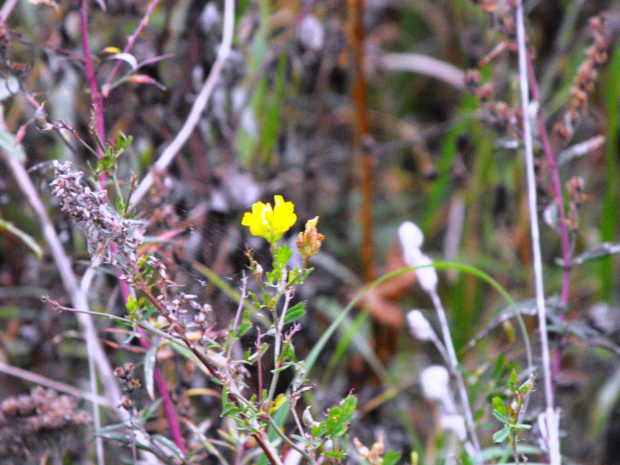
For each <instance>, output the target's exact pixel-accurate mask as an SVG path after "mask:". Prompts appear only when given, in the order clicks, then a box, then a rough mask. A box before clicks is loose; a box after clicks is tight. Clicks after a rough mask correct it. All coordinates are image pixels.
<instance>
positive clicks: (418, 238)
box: [398, 221, 424, 253]
mask: <svg viewBox="0 0 620 465" xmlns="http://www.w3.org/2000/svg"><path fill="white" fill-rule="evenodd" d="M398 237H399V239H400V243H401V245H402V247H403V251H404V252H405V253H406V252H407V250H409V249H420V247H422V244H423V243H424V234H422V231H421V230H420V228H418V227H417V226H416V225H415V224H414V223H412V222H411V221H405V222H404V223H403V224H401V225H400V227H399V228H398Z"/></svg>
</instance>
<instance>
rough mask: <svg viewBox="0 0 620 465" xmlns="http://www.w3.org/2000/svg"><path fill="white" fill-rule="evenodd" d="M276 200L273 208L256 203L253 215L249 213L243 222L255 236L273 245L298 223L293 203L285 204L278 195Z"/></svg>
mask: <svg viewBox="0 0 620 465" xmlns="http://www.w3.org/2000/svg"><path fill="white" fill-rule="evenodd" d="M274 200H275V206H274V207H273V208H272V207H271V204H270V203H267V204H265V203H263V202H256V203H255V204H254V205H252V213H250V212H247V213H246V214H245V215H243V220H242V221H241V224H242V225H243V226H248V227H249V228H250V232H251V233H252V234H253V235H255V236H260V237H263V238H265V239H267V241H268V242H269V243H271V244H275V243H276V242H278V241H279V240H280V238H281V237H282V235H283V234H284V233H285V232H286V231H288V230H289V229H290V227H291V226H293V225H294V224H295V221H297V215H295V213H293V210H294V209H295V206H294V205H293V202H285V201H284V199H283V198H282V196H281V195H276V196H275V197H274Z"/></svg>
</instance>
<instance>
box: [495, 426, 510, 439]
mask: <svg viewBox="0 0 620 465" xmlns="http://www.w3.org/2000/svg"><path fill="white" fill-rule="evenodd" d="M508 436H510V428H508V427H504V428H502V429H500V430H499V431H498V432H497V433H495V434H494V435H493V442H504V441H505V440H506V439H508Z"/></svg>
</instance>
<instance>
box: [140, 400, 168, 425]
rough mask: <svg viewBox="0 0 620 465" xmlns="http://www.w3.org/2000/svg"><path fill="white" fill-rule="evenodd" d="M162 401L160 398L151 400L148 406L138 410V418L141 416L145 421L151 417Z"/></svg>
mask: <svg viewBox="0 0 620 465" xmlns="http://www.w3.org/2000/svg"><path fill="white" fill-rule="evenodd" d="M162 402H163V399H162V398H159V399H157V400H156V401H155V402H151V405H149V406H148V408H146V409H144V410H142V411H141V412H140V418H142V420H143V421H147V420H149V419H150V418H153V417H154V416H155V414H156V413H157V409H158V408H159V406H160V405H161V403H162Z"/></svg>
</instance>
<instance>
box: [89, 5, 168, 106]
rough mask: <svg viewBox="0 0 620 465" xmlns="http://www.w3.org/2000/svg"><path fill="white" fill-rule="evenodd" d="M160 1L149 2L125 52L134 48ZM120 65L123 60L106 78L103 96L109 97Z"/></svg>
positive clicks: (118, 62) (128, 41) (128, 40)
mask: <svg viewBox="0 0 620 465" xmlns="http://www.w3.org/2000/svg"><path fill="white" fill-rule="evenodd" d="M158 3H159V0H152V1H151V3H150V4H149V7H148V8H147V9H146V13H145V14H144V17H143V18H142V21H140V24H138V27H137V28H136V30H135V31H134V33H133V34H132V35H131V36H129V39H127V45H125V48H124V49H123V53H129V51H130V50H131V49H132V47H133V46H134V44H135V43H136V40H137V39H138V36H139V35H140V33H141V32H142V29H144V28H145V27H146V25H147V24H148V23H149V19H150V18H151V15H152V14H153V10H155V7H156V6H157V4H158ZM120 67H121V62H120V61H117V62H116V64H115V65H114V68H112V71H111V72H110V75H109V76H108V78H107V79H106V81H105V84H103V86H101V89H102V91H103V92H102V95H103V98H107V97H108V95H109V94H110V89H111V86H110V84H111V83H112V79H114V76H115V75H116V73H117V72H118V69H119V68H120Z"/></svg>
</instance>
